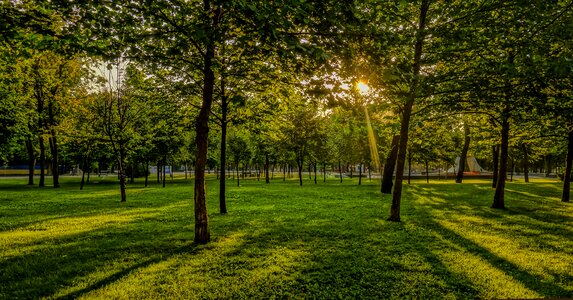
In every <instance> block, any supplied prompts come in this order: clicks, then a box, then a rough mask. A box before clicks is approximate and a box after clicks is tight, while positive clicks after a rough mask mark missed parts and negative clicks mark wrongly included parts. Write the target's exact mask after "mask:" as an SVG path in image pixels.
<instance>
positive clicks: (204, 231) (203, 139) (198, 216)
mask: <svg viewBox="0 0 573 300" xmlns="http://www.w3.org/2000/svg"><path fill="white" fill-rule="evenodd" d="M203 4H204V10H205V12H207V13H208V14H212V13H213V12H212V11H211V5H210V3H209V0H204V1H203ZM212 16H213V17H212V18H213V22H212V24H211V26H213V27H217V26H218V22H219V18H220V17H221V9H220V7H217V8H216V9H215V11H214V14H212ZM213 39H214V37H210V41H209V43H208V45H207V47H206V51H205V55H204V60H203V76H204V78H203V103H202V105H201V110H200V111H199V115H198V116H197V120H196V123H195V126H196V133H197V135H196V138H195V141H196V144H197V160H196V163H195V188H194V202H195V238H194V242H195V243H200V244H203V243H207V242H209V241H210V240H211V234H210V233H209V219H208V214H207V204H206V194H205V192H206V191H205V190H206V189H205V165H206V164H207V151H208V148H207V147H208V143H209V113H210V111H211V105H212V104H213V90H214V85H215V74H214V73H213V69H212V64H213V59H214V57H215V45H214V42H213Z"/></svg>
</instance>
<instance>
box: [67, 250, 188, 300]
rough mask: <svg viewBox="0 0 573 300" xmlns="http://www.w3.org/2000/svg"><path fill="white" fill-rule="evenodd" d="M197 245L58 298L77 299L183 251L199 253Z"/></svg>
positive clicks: (120, 272) (153, 259) (126, 269)
mask: <svg viewBox="0 0 573 300" xmlns="http://www.w3.org/2000/svg"><path fill="white" fill-rule="evenodd" d="M197 249H198V248H197V247H193V248H191V249H190V251H189V250H188V247H187V246H186V247H179V248H177V249H175V250H174V251H173V252H171V253H170V254H169V255H168V256H161V257H157V258H152V259H149V260H146V261H143V262H141V263H137V264H135V265H133V266H131V267H128V268H125V269H123V270H121V271H119V272H117V273H114V274H112V275H110V276H108V277H106V278H103V279H101V280H99V281H97V282H95V283H94V284H92V285H90V286H87V287H85V288H83V289H81V290H78V291H75V292H72V293H69V294H67V295H65V296H61V297H58V298H56V299H76V298H78V297H81V296H83V295H85V294H87V293H89V292H91V291H95V290H97V289H99V288H102V287H104V286H106V285H109V284H112V283H114V282H116V281H118V280H119V279H121V278H122V277H124V276H126V275H129V274H130V273H131V272H133V271H135V270H138V269H143V268H146V267H149V266H151V265H153V264H157V263H160V262H161V261H165V260H168V259H170V258H171V257H173V256H175V255H178V254H183V253H187V254H197V253H198V252H199V251H198V250H197Z"/></svg>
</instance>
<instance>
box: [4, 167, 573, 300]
mask: <svg viewBox="0 0 573 300" xmlns="http://www.w3.org/2000/svg"><path fill="white" fill-rule="evenodd" d="M25 183H26V179H25V178H22V179H2V178H0V270H1V271H2V272H1V273H0V283H1V284H0V298H4V299H19V298H89V299H93V298H101V299H127V298H129V299H147V298H167V299H173V298H179V299H192V298H201V299H204V298H207V299H223V298H234V299H237V298H245V299H260V298H318V299H336V298H345V299H348V298H400V299H402V298H420V299H427V298H541V297H573V206H572V205H571V204H566V203H562V202H560V201H559V199H560V197H559V196H560V185H559V183H558V182H552V181H537V182H534V183H529V184H525V183H508V185H507V191H506V206H507V207H508V209H506V210H494V209H491V208H490V205H491V200H492V198H493V190H492V189H491V187H490V183H489V182H487V181H479V180H466V181H465V182H464V183H463V184H454V183H451V182H445V181H441V182H440V181H435V182H431V183H430V184H426V183H425V181H413V182H412V184H411V185H405V186H404V194H403V201H402V222H400V223H395V222H389V221H386V217H387V216H388V213H389V207H390V196H389V195H384V196H382V195H381V194H380V193H379V191H378V190H379V187H378V183H377V182H375V181H368V180H367V179H366V180H363V184H362V185H361V186H358V185H357V179H344V181H343V183H342V184H341V183H339V182H338V180H337V179H334V178H331V179H329V180H327V182H326V183H323V182H321V181H319V182H318V184H316V185H315V184H314V182H311V181H309V180H308V179H306V180H305V182H304V186H302V187H299V186H298V181H296V180H294V179H292V180H288V179H287V181H286V182H283V181H282V179H276V180H273V181H271V183H270V184H265V183H264V181H257V180H256V179H249V180H245V181H241V186H240V187H237V186H236V182H234V181H232V180H229V181H228V187H227V189H228V198H227V203H228V210H229V213H228V214H226V215H220V214H219V213H218V209H219V204H218V182H217V180H216V178H214V177H209V179H208V181H207V187H208V209H209V222H210V230H211V236H212V241H211V242H210V243H208V244H206V245H194V244H193V243H192V241H193V228H194V225H193V220H194V217H193V204H192V199H193V186H192V180H184V179H182V178H177V179H175V180H173V181H168V182H167V186H166V188H162V187H161V186H160V185H159V184H158V183H156V182H154V181H152V182H151V184H150V186H149V187H147V188H145V187H143V182H142V180H137V181H136V183H134V184H130V185H129V186H128V191H127V192H128V200H127V202H126V203H120V202H119V188H118V186H117V183H116V182H115V181H114V178H112V177H108V178H98V177H94V178H92V183H90V184H88V185H86V186H85V188H84V190H82V191H80V190H79V179H78V178H72V177H64V178H63V183H62V187H61V188H59V189H53V188H50V187H45V188H42V189H40V188H38V187H35V186H33V187H28V186H25V185H24V184H25ZM48 184H49V182H48Z"/></svg>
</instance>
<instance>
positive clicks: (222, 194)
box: [219, 80, 228, 214]
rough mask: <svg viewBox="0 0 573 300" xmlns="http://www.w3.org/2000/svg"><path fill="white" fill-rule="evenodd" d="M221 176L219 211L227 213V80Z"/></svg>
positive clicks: (223, 86) (223, 91) (223, 103)
mask: <svg viewBox="0 0 573 300" xmlns="http://www.w3.org/2000/svg"><path fill="white" fill-rule="evenodd" d="M221 90H222V95H221V145H220V146H221V156H220V160H221V169H222V170H221V172H222V173H221V176H220V178H219V213H220V214H226V213H227V195H226V188H227V186H226V184H227V182H226V176H225V175H226V174H225V166H226V165H227V110H228V103H227V95H225V81H224V80H221Z"/></svg>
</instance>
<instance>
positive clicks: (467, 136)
mask: <svg viewBox="0 0 573 300" xmlns="http://www.w3.org/2000/svg"><path fill="white" fill-rule="evenodd" d="M469 149H470V127H469V126H468V124H466V123H465V122H464V147H463V148H462V153H461V155H460V165H459V167H458V175H457V176H456V183H462V181H463V180H464V171H465V167H466V161H467V157H468V150H469Z"/></svg>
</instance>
